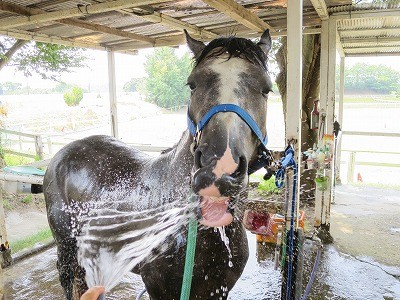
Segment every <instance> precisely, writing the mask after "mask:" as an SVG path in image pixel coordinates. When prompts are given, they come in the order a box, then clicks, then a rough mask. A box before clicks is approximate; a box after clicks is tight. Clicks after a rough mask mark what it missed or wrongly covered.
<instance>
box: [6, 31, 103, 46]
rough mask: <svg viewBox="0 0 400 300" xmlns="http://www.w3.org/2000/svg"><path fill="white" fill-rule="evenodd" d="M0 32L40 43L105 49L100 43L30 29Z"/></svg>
mask: <svg viewBox="0 0 400 300" xmlns="http://www.w3.org/2000/svg"><path fill="white" fill-rule="evenodd" d="M0 34H2V35H7V36H10V37H13V38H16V39H21V40H27V41H30V40H34V41H37V42H42V43H52V44H59V45H64V46H70V47H81V48H90V49H97V50H107V48H106V47H103V46H101V45H100V44H96V43H88V42H81V41H76V40H74V39H71V38H63V37H59V36H52V35H47V34H43V33H36V32H35V33H34V32H30V31H24V30H18V29H10V30H0Z"/></svg>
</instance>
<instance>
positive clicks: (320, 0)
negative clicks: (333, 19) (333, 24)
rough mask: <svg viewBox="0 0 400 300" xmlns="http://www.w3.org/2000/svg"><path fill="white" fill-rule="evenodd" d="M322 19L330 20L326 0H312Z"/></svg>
mask: <svg viewBox="0 0 400 300" xmlns="http://www.w3.org/2000/svg"><path fill="white" fill-rule="evenodd" d="M310 1H311V4H312V5H313V6H314V9H315V11H316V12H317V14H318V16H319V17H320V19H321V20H323V21H324V20H328V18H329V13H328V9H327V7H326V3H325V1H324V0H310Z"/></svg>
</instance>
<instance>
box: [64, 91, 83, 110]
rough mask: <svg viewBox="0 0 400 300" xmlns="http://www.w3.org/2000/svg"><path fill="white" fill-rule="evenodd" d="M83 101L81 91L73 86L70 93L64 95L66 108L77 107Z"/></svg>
mask: <svg viewBox="0 0 400 300" xmlns="http://www.w3.org/2000/svg"><path fill="white" fill-rule="evenodd" d="M82 99H83V89H82V88H80V87H78V86H74V87H73V88H72V90H71V91H70V92H66V93H65V94H64V102H65V103H66V104H67V105H68V106H78V105H79V103H80V102H81V101H82Z"/></svg>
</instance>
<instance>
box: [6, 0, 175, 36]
mask: <svg viewBox="0 0 400 300" xmlns="http://www.w3.org/2000/svg"><path fill="white" fill-rule="evenodd" d="M168 1H169V0H137V1H132V0H115V1H107V2H102V3H98V4H89V5H86V6H78V7H75V8H69V9H62V10H57V11H52V12H46V13H42V14H37V15H32V16H24V17H18V18H14V19H9V18H7V19H4V20H1V21H0V30H1V29H10V28H14V27H19V26H23V25H28V24H40V23H44V22H50V21H56V20H61V19H67V18H74V17H79V16H85V15H91V14H99V13H103V12H107V11H112V10H117V9H123V8H130V7H137V6H143V5H150V4H155V3H161V2H168Z"/></svg>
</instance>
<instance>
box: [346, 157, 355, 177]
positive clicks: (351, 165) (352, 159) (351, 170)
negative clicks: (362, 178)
mask: <svg viewBox="0 0 400 300" xmlns="http://www.w3.org/2000/svg"><path fill="white" fill-rule="evenodd" d="M355 161H356V152H354V151H351V152H350V156H349V165H348V169H347V183H353V182H354V164H355Z"/></svg>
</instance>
